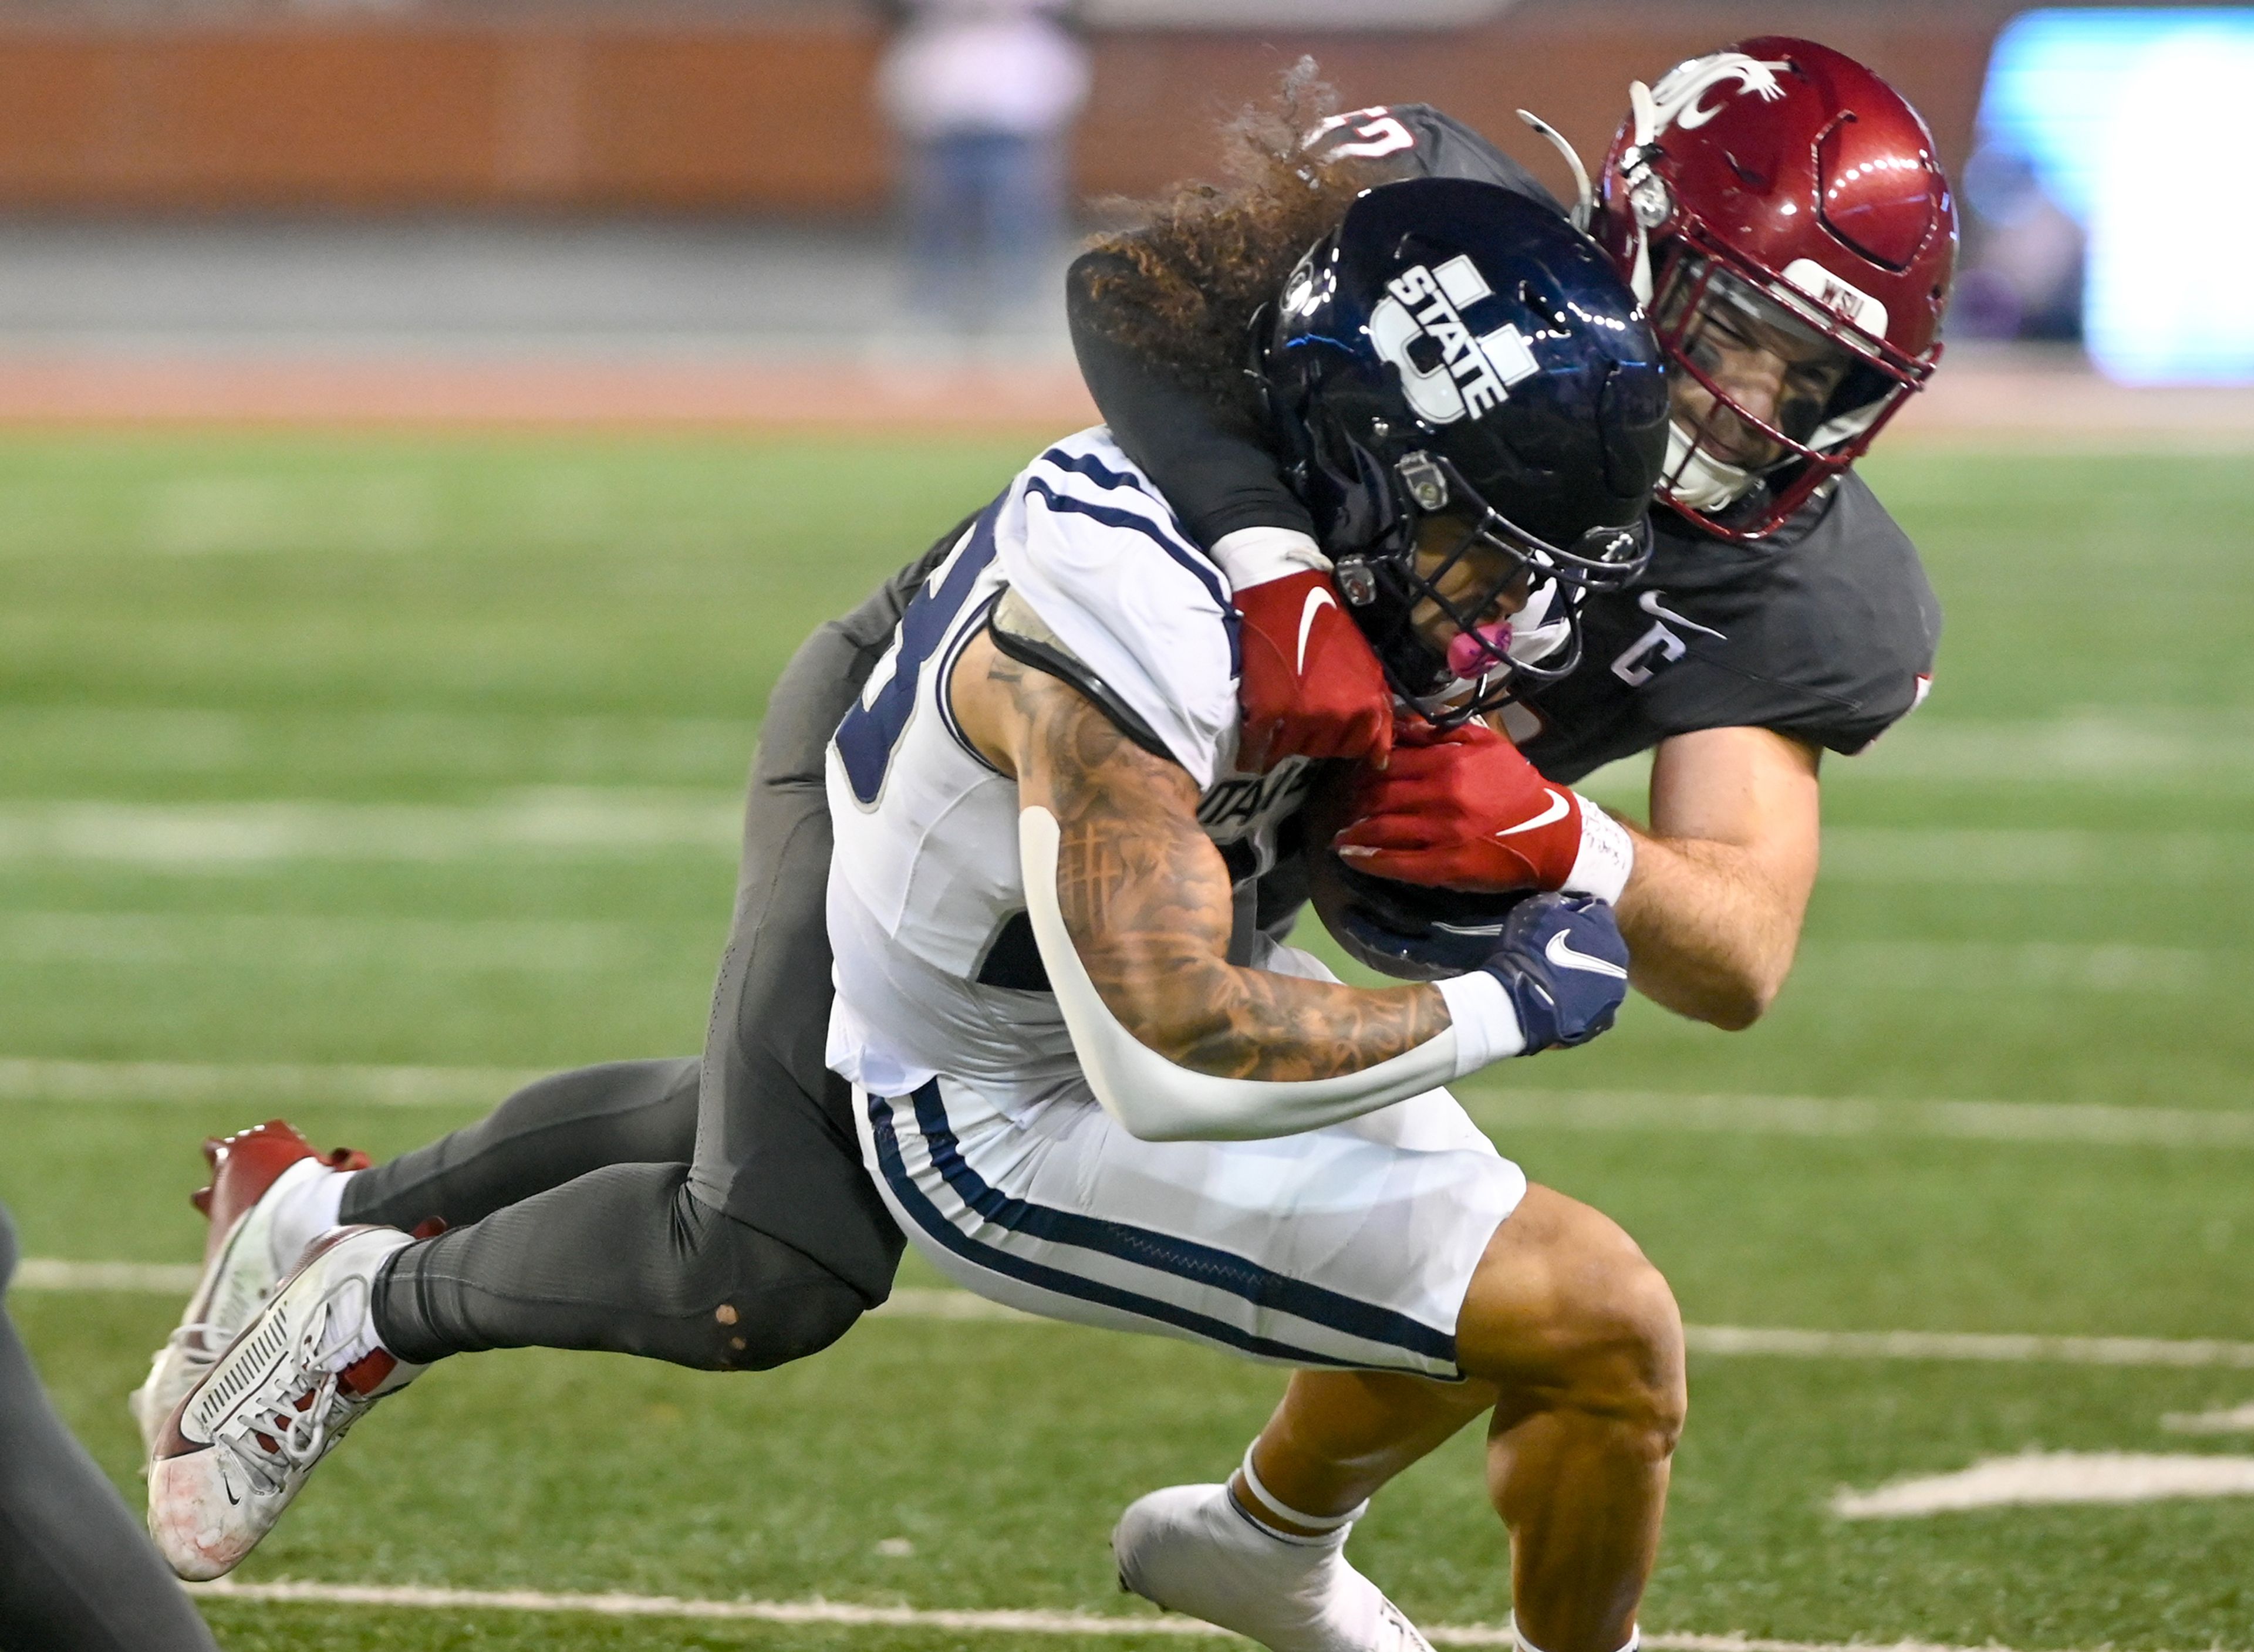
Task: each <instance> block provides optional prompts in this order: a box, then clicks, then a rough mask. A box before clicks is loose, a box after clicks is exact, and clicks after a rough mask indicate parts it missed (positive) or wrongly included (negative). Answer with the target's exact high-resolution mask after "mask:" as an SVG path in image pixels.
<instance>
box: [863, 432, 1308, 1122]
mask: <svg viewBox="0 0 2254 1652" xmlns="http://www.w3.org/2000/svg"><path fill="white" fill-rule="evenodd" d="M990 620H992V621H994V622H995V630H996V637H997V641H998V642H999V643H1000V644H1001V646H1003V647H1004V648H1005V649H1006V650H1008V651H1009V652H1012V653H1013V654H1019V655H1020V656H1021V657H1025V658H1028V659H1030V660H1032V661H1033V662H1035V663H1038V664H1040V665H1041V666H1042V667H1043V669H1047V670H1050V671H1052V672H1053V673H1054V674H1055V675H1058V676H1064V677H1065V678H1066V679H1067V680H1068V681H1070V682H1073V683H1075V685H1076V686H1078V687H1079V688H1080V689H1081V690H1082V692H1084V693H1086V694H1088V695H1089V697H1091V698H1092V699H1094V700H1096V703H1097V704H1100V705H1102V706H1103V708H1104V710H1105V711H1106V712H1107V713H1108V714H1109V715H1110V718H1111V719H1112V721H1113V722H1115V723H1116V724H1117V725H1118V726H1119V727H1120V728H1121V729H1122V730H1123V731H1124V732H1127V733H1128V734H1129V735H1130V737H1131V738H1132V739H1134V740H1135V741H1136V742H1137V744H1138V745H1141V746H1145V748H1146V749H1148V750H1150V751H1152V752H1153V753H1157V754H1159V755H1161V756H1164V757H1166V758H1169V759H1171V760H1173V761H1174V762H1177V763H1179V764H1180V765H1181V767H1183V768H1184V769H1185V770H1187V772H1188V773H1189V774H1191V775H1192V776H1193V777H1194V779H1195V780H1196V781H1197V782H1198V784H1199V786H1200V788H1201V789H1202V791H1203V793H1204V798H1203V802H1202V804H1201V808H1200V810H1199V820H1200V822H1201V824H1202V825H1203V826H1204V827H1205V830H1206V831H1207V833H1208V836H1210V837H1212V839H1213V841H1214V842H1215V844H1217V845H1219V846H1220V848H1221V850H1222V854H1223V857H1224V858H1225V859H1226V860H1227V861H1228V863H1229V869H1230V872H1231V873H1232V875H1233V877H1234V878H1235V879H1236V881H1237V886H1238V889H1239V892H1240V896H1241V899H1240V900H1239V912H1240V917H1239V922H1238V925H1237V935H1236V941H1235V942H1234V943H1233V944H1232V947H1231V956H1232V957H1233V958H1235V959H1237V960H1240V961H1242V962H1245V963H1253V962H1262V963H1267V964H1268V965H1269V966H1270V967H1276V964H1277V962H1278V961H1277V960H1275V959H1274V958H1273V957H1272V956H1271V949H1270V948H1269V946H1268V943H1267V942H1265V941H1264V940H1263V939H1262V938H1261V937H1260V936H1259V935H1258V934H1257V930H1256V929H1255V928H1254V927H1253V922H1252V916H1251V912H1252V903H1251V900H1250V892H1251V888H1252V879H1254V878H1256V877H1257V875H1258V874H1259V873H1261V872H1264V871H1266V870H1268V869H1269V868H1270V867H1271V865H1273V864H1274V862H1275V859H1276V829H1277V827H1278V825H1279V824H1280V823H1282V822H1283V821H1284V820H1285V818H1286V817H1287V816H1290V815H1291V814H1292V813H1293V812H1294V811H1295V810H1296V809H1298V807H1299V803H1300V802H1302V801H1303V798H1304V795H1305V792H1306V781H1307V776H1308V774H1309V772H1310V766H1309V765H1308V764H1306V763H1305V762H1303V761H1299V760H1291V761H1287V762H1285V763H1284V764H1282V765H1280V766H1278V767H1276V768H1274V769H1271V770H1270V771H1269V772H1268V773H1266V774H1259V775H1252V774H1240V773H1238V772H1236V741H1237V729H1238V711H1237V699H1236V695H1237V677H1238V674H1239V672H1240V670H1241V669H1242V661H1241V654H1240V639H1239V636H1238V634H1237V619H1236V612H1235V610H1234V609H1233V608H1232V606H1230V602H1229V588H1228V586H1227V584H1225V582H1224V581H1223V579H1222V575H1221V573H1220V571H1219V570H1218V569H1217V568H1216V567H1215V565H1214V564H1213V563H1212V562H1211V561H1210V560H1208V558H1207V557H1206V556H1205V555H1204V554H1203V553H1201V552H1200V551H1198V550H1196V549H1194V548H1193V547H1192V546H1191V543H1190V542H1189V540H1188V538H1187V536H1186V535H1184V534H1183V533H1182V531H1181V528H1180V525H1179V524H1178V523H1177V522H1176V521H1175V520H1174V516H1173V512H1172V511H1171V510H1170V509H1169V508H1168V507H1167V506H1166V502H1165V501H1164V500H1162V499H1161V498H1160V497H1159V494H1158V493H1157V492H1156V491H1155V490H1154V489H1152V487H1151V486H1150V485H1149V483H1148V482H1147V481H1146V480H1145V478H1144V476H1143V474H1142V472H1140V471H1138V469H1137V468H1136V467H1135V466H1134V465H1133V464H1132V463H1131V462H1130V461H1129V460H1128V458H1126V456H1125V455H1124V454H1123V453H1121V452H1120V451H1119V450H1118V448H1117V446H1116V445H1114V444H1113V443H1112V442H1111V440H1110V436H1109V434H1108V433H1107V432H1105V431H1103V430H1090V431H1086V432H1083V433H1082V434H1081V435H1079V436H1075V437H1070V438H1069V439H1068V440H1066V441H1063V442H1060V443H1058V444H1056V445H1055V446H1054V447H1052V448H1050V449H1049V450H1048V451H1047V452H1045V453H1043V454H1042V455H1041V456H1040V458H1037V459H1035V460H1034V461H1033V464H1032V465H1029V466H1027V467H1026V470H1025V472H1023V473H1022V474H1020V475H1019V478H1018V479H1017V480H1016V481H1015V482H1014V483H1013V484H1012V486H1011V487H1010V489H1009V491H1008V492H1007V493H1004V494H1003V495H1002V497H1001V498H1000V499H998V500H996V501H995V502H994V504H993V505H992V506H991V507H988V509H987V510H986V511H984V513H982V514H980V516H979V517H978V518H977V521H976V522H975V523H974V524H973V525H972V526H971V528H970V529H969V531H968V532H966V533H965V534H964V535H963V539H962V540H961V542H959V543H958V544H957V546H956V549H955V552H954V554H953V555H952V556H949V558H948V560H947V561H946V562H945V563H942V565H941V567H940V569H939V570H938V571H937V572H936V573H935V575H934V576H933V577H932V578H931V579H930V580H929V581H928V583H927V584H925V586H924V588H923V589H922V590H921V591H919V592H918V593H917V595H916V597H915V598H914V601H913V602H911V603H910V605H909V606H908V609H907V613H906V614H905V615H904V616H903V617H902V620H901V621H900V634H899V638H898V641H897V642H896V643H895V645H894V648H893V652H892V653H891V655H888V656H887V657H886V659H885V660H884V661H883V662H880V663H879V666H878V668H877V669H876V671H875V673H874V674H873V675H872V676H871V678H870V680H869V684H868V687H867V688H866V690H865V691H864V692H863V695H862V697H861V699H860V701H859V703H858V704H857V705H856V706H855V707H854V708H853V710H852V711H851V712H849V713H848V714H847V716H846V718H845V720H844V724H843V725H841V726H840V727H839V729H838V732H837V739H836V740H835V741H834V742H833V743H832V746H831V747H830V759H829V788H830V812H831V818H832V819H833V821H834V822H835V823H836V829H837V853H836V856H835V858H834V859H833V861H832V863H831V872H830V937H831V942H832V944H833V946H834V948H835V950H836V956H837V965H836V977H837V1008H836V1010H835V1012H833V1014H832V1018H831V1022H830V1052H829V1054H830V1065H831V1066H832V1067H833V1068H836V1069H837V1071H838V1072H839V1073H841V1074H843V1075H845V1076H846V1077H847V1078H849V1079H851V1080H852V1081H853V1082H856V1083H858V1084H860V1085H861V1086H863V1087H864V1088H865V1089H867V1090H869V1091H871V1092H872V1093H873V1094H877V1095H882V1096H902V1095H906V1094H907V1093H908V1092H910V1091H912V1090H914V1089H916V1088H917V1087H918V1086H919V1085H921V1084H922V1083H924V1082H926V1081H927V1080H928V1079H930V1078H931V1077H933V1076H934V1075H936V1074H940V1073H945V1074H947V1075H949V1076H950V1077H954V1078H957V1079H962V1080H964V1081H968V1082H971V1083H972V1084H975V1085H976V1086H977V1089H979V1090H980V1092H981V1093H982V1094H984V1095H985V1096H988V1097H990V1098H992V1099H994V1100H995V1101H996V1102H997V1103H998V1104H999V1105H1000V1106H1001V1107H1003V1109H1004V1110H1014V1109H1015V1108H1017V1107H1019V1106H1024V1105H1030V1104H1032V1103H1036V1102H1039V1101H1040V1100H1042V1099H1044V1098H1046V1097H1047V1096H1050V1095H1052V1094H1054V1093H1055V1092H1056V1090H1057V1089H1058V1088H1059V1087H1060V1086H1061V1085H1064V1084H1066V1083H1068V1082H1070V1081H1072V1080H1074V1079H1075V1078H1076V1077H1077V1075H1078V1073H1079V1064H1078V1061H1077V1060H1076V1058H1075V1054H1074V1050H1073V1043H1072V1039H1071V1036H1070V1035H1069V1033H1068V1032H1067V1030H1066V1026H1065V1022H1064V1018H1063V1015H1062V1013H1061V1011H1060V1010H1059V1008H1058V1006H1057V1001H1056V999H1055V998H1054V997H1053V996H1052V995H1051V994H1050V993H1049V991H1047V988H1048V980H1047V976H1046V974H1045V973H1044V971H1043V970H1042V966H1041V961H1040V953H1039V950H1038V949H1037V948H1036V945H1035V942H1034V939H1033V928H1032V925H1031V923H1030V922H1029V921H1028V919H1027V916H1026V892H1025V884H1024V879H1023V876H1022V874H1021V872H1020V868H1019V828H1018V815H1019V794H1018V786H1017V783H1016V781H1013V780H1012V779H1010V778H1009V777H1007V776H1005V775H1004V774H1000V773H999V772H998V771H997V770H996V769H995V768H994V767H992V766H991V765H990V764H989V763H987V762H986V760H984V758H983V757H981V756H979V755H978V753H977V752H976V751H975V750H974V749H973V748H972V746H971V745H970V742H969V741H968V740H967V739H965V738H964V737H963V734H962V732H961V731H960V730H959V729H958V728H957V726H956V723H955V720H954V717H953V714H952V712H951V711H950V710H949V703H948V694H947V687H948V681H949V674H950V673H951V671H952V670H953V669H954V666H955V663H956V661H957V659H958V658H959V657H960V656H961V654H962V651H963V648H966V647H967V646H968V645H969V644H970V641H972V640H973V639H974V638H976V637H977V634H979V632H980V631H981V630H982V629H983V628H984V627H986V626H987V625H988V623H989V622H990ZM1282 967H1284V968H1285V970H1287V971H1289V970H1291V966H1290V965H1289V964H1288V963H1285V964H1284V965H1283V966H1282Z"/></svg>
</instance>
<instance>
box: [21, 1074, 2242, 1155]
mask: <svg viewBox="0 0 2254 1652" xmlns="http://www.w3.org/2000/svg"><path fill="white" fill-rule="evenodd" d="M540 1076H542V1074H541V1071H540V1070H539V1069H537V1068H503V1067H375V1066H364V1067H363V1066H348V1065H347V1066H330V1065H325V1064H311V1063H308V1064H304V1065H288V1064H266V1063H251V1062H244V1063H228V1062H221V1063H204V1062H193V1061H47V1060H40V1059H32V1058H15V1059H10V1058H5V1057H0V1102H52V1103H102V1102H192V1103H209V1102H227V1103H242V1106H243V1107H244V1108H245V1109H246V1110H250V1111H255V1110H258V1109H260V1108H263V1107H282V1108H287V1107H290V1106H297V1105H311V1104H314V1103H356V1104H367V1105H373V1106H385V1107H490V1106H492V1105H493V1103H496V1102H499V1101H500V1099H501V1098H502V1097H503V1096H507V1095H508V1094H509V1093H510V1092H511V1091H513V1090H515V1089H520V1088H521V1087H522V1086H523V1085H525V1084H528V1083H529V1082H531V1081H532V1080H534V1079H535V1078H537V1077H540ZM1458 1090H1459V1094H1460V1095H1461V1096H1462V1097H1463V1100H1464V1103H1465V1105H1466V1106H1467V1107H1468V1108H1469V1109H1470V1110H1471V1111H1472V1114H1473V1116H1474V1117H1476V1118H1477V1119H1478V1120H1479V1121H1480V1122H1481V1124H1484V1125H1485V1126H1487V1127H1488V1128H1489V1129H1491V1130H1509V1129H1513V1128H1516V1129H1530V1130H1575V1131H1651V1132H1653V1133H1655V1134H1668V1133H1671V1132H1677V1131H1680V1132H1685V1133H1698V1134H1723V1135H1747V1136H1813V1137H1826V1136H1901V1137H1915V1138H1933V1139H1936V1140H1943V1141H1995V1142H2061V1143H2084V1144H2089V1145H2095V1146H2118V1147H2243V1148H2254V1109H2243V1110H2228V1109H2223V1108H2188V1107H2115V1106H2110V1105H2107V1104H2105V1103H2096V1102H1945V1101H1873V1100H1866V1099H1859V1098H1855V1097H1838V1096H1744V1095H1685V1094H1679V1093H1676V1092H1672V1091H1667V1090H1564V1089H1535V1090H1527V1089H1517V1088H1515V1087H1513V1088H1509V1089H1506V1088H1503V1087H1502V1086H1501V1085H1500V1084H1496V1085H1494V1086H1492V1087H1490V1086H1489V1085H1488V1084H1483V1083H1480V1082H1474V1083H1471V1084H1468V1085H1462V1086H1459V1087H1458ZM244 1122H245V1123H246V1124H247V1123H250V1122H252V1121H250V1120H249V1119H248V1118H246V1119H245V1120H244Z"/></svg>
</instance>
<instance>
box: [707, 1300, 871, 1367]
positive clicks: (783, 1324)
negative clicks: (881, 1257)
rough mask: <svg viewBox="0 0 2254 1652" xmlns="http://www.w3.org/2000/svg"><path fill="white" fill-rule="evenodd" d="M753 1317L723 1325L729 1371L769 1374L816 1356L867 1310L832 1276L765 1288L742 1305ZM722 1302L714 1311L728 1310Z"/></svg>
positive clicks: (722, 1332) (724, 1363)
mask: <svg viewBox="0 0 2254 1652" xmlns="http://www.w3.org/2000/svg"><path fill="white" fill-rule="evenodd" d="M730 1306H731V1305H727V1304H723V1305H722V1307H721V1309H720V1310H719V1311H718V1313H716V1316H715V1317H716V1321H717V1320H718V1315H719V1313H727V1312H729V1311H730ZM746 1306H748V1307H749V1308H750V1310H751V1317H750V1318H748V1319H747V1318H745V1317H741V1316H740V1315H739V1318H738V1319H737V1320H735V1322H734V1323H733V1324H732V1325H721V1326H720V1330H721V1341H722V1344H723V1346H724V1348H725V1350H726V1352H725V1355H724V1356H723V1359H722V1364H723V1366H724V1367H725V1369H728V1370H732V1371H771V1370H773V1369H774V1368H775V1367H777V1366H779V1365H788V1364H789V1363H790V1362H792V1361H794V1360H802V1359H804V1358H806V1357H807V1356H808V1355H810V1354H819V1353H821V1352H822V1350H823V1349H824V1348H828V1347H829V1346H830V1344H831V1343H832V1342H835V1341H837V1339H838V1338H839V1337H841V1336H844V1334H845V1333H847V1332H848V1331H850V1330H851V1329H852V1328H853V1324H854V1321H856V1320H858V1319H859V1318H860V1317H861V1315H862V1314H863V1313H865V1312H866V1311H867V1309H868V1304H867V1303H866V1302H865V1301H863V1300H862V1299H861V1294H860V1292H858V1291H855V1290H854V1289H853V1288H852V1287H851V1286H850V1285H846V1284H845V1283H844V1281H843V1280H840V1279H835V1278H821V1279H806V1280H802V1281H800V1282H798V1283H796V1284H795V1285H791V1286H789V1287H788V1288H781V1289H778V1288H776V1287H774V1286H770V1287H768V1288H767V1290H766V1291H765V1292H762V1293H761V1294H760V1295H759V1296H758V1297H756V1298H753V1299H751V1300H749V1301H748V1302H747V1304H746Z"/></svg>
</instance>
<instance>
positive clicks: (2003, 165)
mask: <svg viewBox="0 0 2254 1652" xmlns="http://www.w3.org/2000/svg"><path fill="white" fill-rule="evenodd" d="M1964 204H1965V205H1966V206H1967V207H1971V213H1970V214H1968V215H1967V218H1966V221H1965V232H1966V233H1965V238H1964V239H1965V247H1964V254H1965V256H1964V269H1962V271H1961V272H1960V273H1959V274H1958V276H1957V295H1956V299H1955V302H1954V304H1952V306H1951V309H1950V328H1951V330H1952V331H1955V332H1960V333H1962V334H1965V335H1969V336H1971V337H1974V338H1984V339H2057V340H2074V339H2080V338H2081V337H2082V268H2083V262H2084V242H2083V236H2082V226H2081V225H2079V224H2077V223H2076V222H2075V221H2074V220H2073V218H2072V217H2071V216H2069V215H2068V214H2067V212H2066V211H2065V210H2064V209H2063V208H2062V207H2060V206H2059V204H2058V203H2057V202H2056V201H2055V200H2052V199H2051V197H2050V194H2049V193H2048V192H2047V191H2046V190H2045V189H2044V188H2043V185H2042V179H2041V178H2040V176H2039V175H2038V174H2037V172H2036V171H2035V168H2034V165H2033V163H2032V162H2031V161H2029V160H2028V159H2027V158H2026V156H2024V155H2021V154H2019V153H2018V152H2017V151H2014V150H2012V149H2009V148H2006V147H2004V146H2001V145H1998V144H1985V145H1984V146H1982V148H1981V149H1979V150H1978V151H1977V152H1976V153H1975V154H1974V155H1973V157H1972V158H1971V161H1970V162H1969V163H1968V164H1967V165H1966V166H1965V168H1964Z"/></svg>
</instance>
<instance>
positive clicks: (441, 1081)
mask: <svg viewBox="0 0 2254 1652" xmlns="http://www.w3.org/2000/svg"><path fill="white" fill-rule="evenodd" d="M540 1076H541V1075H540V1074H539V1073H538V1072H535V1071H531V1070H526V1069H520V1068H502V1067H351V1066H328V1065H319V1066H313V1065H307V1066H277V1065H270V1064H248V1063H245V1064H231V1063H221V1064H206V1063H202V1062H191V1061H25V1060H7V1059H0V1102H60V1103H73V1102H193V1103H228V1104H229V1105H233V1104H235V1103H240V1104H241V1105H242V1109H243V1111H244V1115H245V1116H244V1117H243V1119H242V1124H255V1123H256V1122H257V1121H256V1120H255V1119H254V1118H252V1117H249V1115H250V1114H252V1113H255V1112H258V1111H261V1110H264V1109H267V1108H272V1107H282V1108H288V1107H295V1106H311V1105H313V1104H315V1103H354V1104H364V1105H371V1106H378V1107H491V1106H493V1104H494V1103H497V1102H499V1101H500V1100H501V1098H502V1097H504V1096H507V1095H508V1094H509V1093H510V1092H511V1091H513V1090H516V1089H521V1088H522V1087H523V1086H524V1085H525V1084H527V1083H528V1082H531V1081H532V1080H533V1079H535V1078H537V1077H540Z"/></svg>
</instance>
